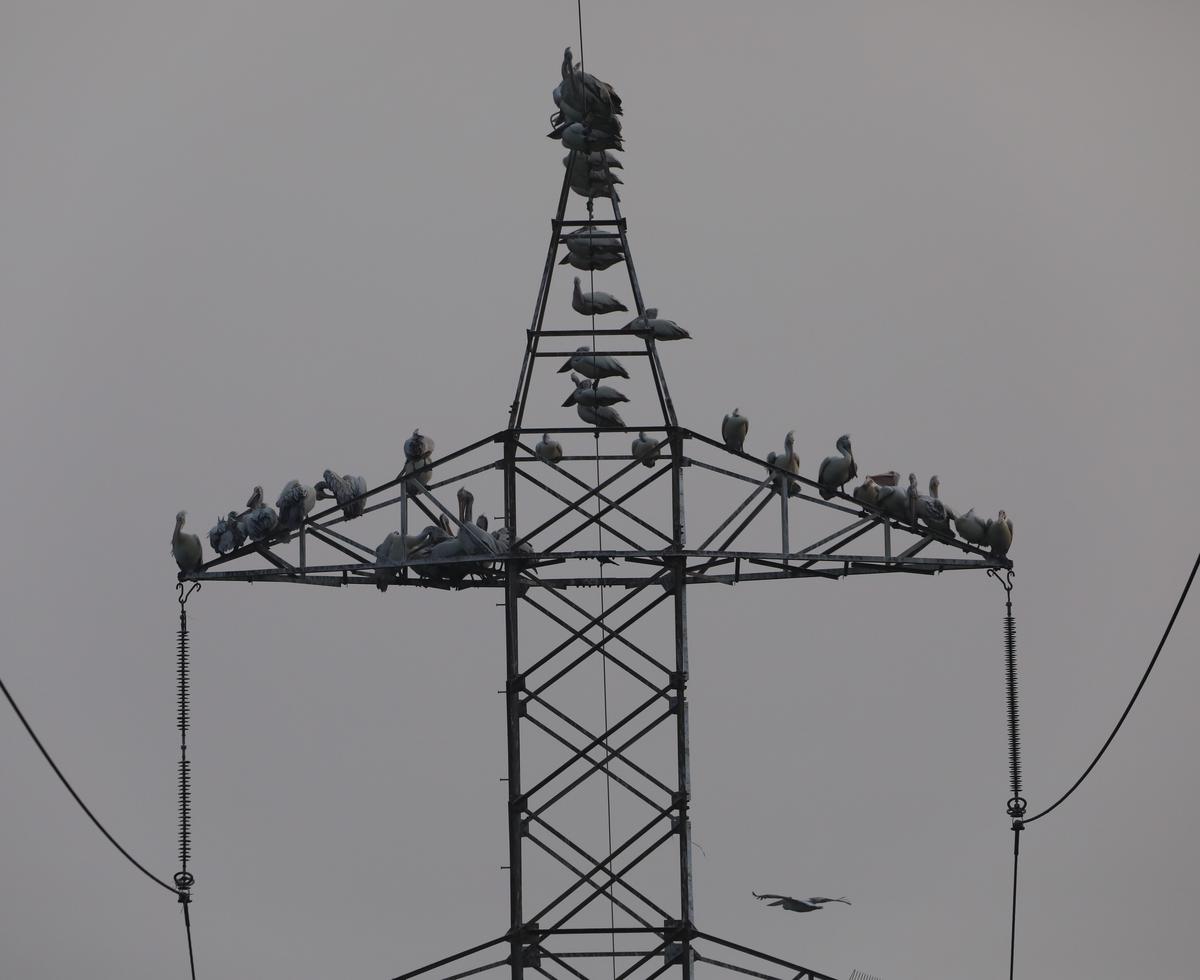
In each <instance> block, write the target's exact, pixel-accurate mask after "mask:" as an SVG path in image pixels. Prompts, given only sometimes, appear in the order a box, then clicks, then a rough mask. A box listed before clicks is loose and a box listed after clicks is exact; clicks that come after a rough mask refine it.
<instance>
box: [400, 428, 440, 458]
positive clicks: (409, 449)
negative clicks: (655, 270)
mask: <svg viewBox="0 0 1200 980" xmlns="http://www.w3.org/2000/svg"><path fill="white" fill-rule="evenodd" d="M432 455H433V440H432V439H430V438H429V436H423V435H421V430H420V429H413V434H412V435H411V436H409V437H408V438H407V439H405V440H404V458H405V459H411V460H414V461H419V460H423V459H425V458H426V457H427V456H432Z"/></svg>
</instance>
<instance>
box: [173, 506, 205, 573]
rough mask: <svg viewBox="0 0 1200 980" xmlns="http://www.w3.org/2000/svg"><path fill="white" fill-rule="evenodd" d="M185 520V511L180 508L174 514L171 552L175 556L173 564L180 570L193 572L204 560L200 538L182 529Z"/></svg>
mask: <svg viewBox="0 0 1200 980" xmlns="http://www.w3.org/2000/svg"><path fill="white" fill-rule="evenodd" d="M186 520H187V511H186V510H181V511H180V512H179V513H178V514H176V515H175V532H174V533H173V534H172V535H171V554H172V555H174V556H175V564H176V565H178V566H179V570H180V571H181V572H194V571H195V570H196V569H197V568H199V567H200V566H201V564H203V562H204V549H203V548H202V547H201V546H200V539H199V538H198V537H196V535H194V534H188V533H187V532H185V531H184V530H183V522H184V521H186Z"/></svg>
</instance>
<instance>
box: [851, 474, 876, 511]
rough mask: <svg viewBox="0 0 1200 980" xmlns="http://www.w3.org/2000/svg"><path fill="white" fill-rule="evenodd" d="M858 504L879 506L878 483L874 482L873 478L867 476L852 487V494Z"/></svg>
mask: <svg viewBox="0 0 1200 980" xmlns="http://www.w3.org/2000/svg"><path fill="white" fill-rule="evenodd" d="M852 496H853V497H854V499H855V500H857V501H858V502H859V503H860V504H867V505H868V506H870V507H878V506H879V484H878V483H876V482H875V478H874V477H871V476H868V477H867V478H866V479H865V480H864V481H863V482H862V483H860V484H859V485H858V486H856V487H855V488H854V493H853V495H852Z"/></svg>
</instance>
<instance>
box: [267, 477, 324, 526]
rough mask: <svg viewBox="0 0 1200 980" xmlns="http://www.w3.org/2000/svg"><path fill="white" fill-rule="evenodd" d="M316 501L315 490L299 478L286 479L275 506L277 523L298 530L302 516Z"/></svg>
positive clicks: (301, 522)
mask: <svg viewBox="0 0 1200 980" xmlns="http://www.w3.org/2000/svg"><path fill="white" fill-rule="evenodd" d="M316 502H317V492H316V491H315V490H314V489H313V488H312V487H310V486H308V485H307V484H304V483H301V482H300V481H299V480H288V482H287V483H285V484H284V485H283V489H282V490H280V491H279V499H278V500H276V501H275V506H276V507H278V508H279V523H280V526H282V527H283V528H284V529H286V530H288V531H295V530H298V529H299V527H300V525H301V524H303V523H304V518H306V517H307V516H308V512H309V511H311V510H312V509H313V504H315V503H316Z"/></svg>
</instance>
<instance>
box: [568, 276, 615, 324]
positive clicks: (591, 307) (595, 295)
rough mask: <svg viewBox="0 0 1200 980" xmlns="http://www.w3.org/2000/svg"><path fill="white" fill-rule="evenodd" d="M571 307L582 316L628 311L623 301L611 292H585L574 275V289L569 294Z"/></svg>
mask: <svg viewBox="0 0 1200 980" xmlns="http://www.w3.org/2000/svg"><path fill="white" fill-rule="evenodd" d="M571 308H572V309H573V310H574V311H575V312H576V313H582V314H583V315H584V316H593V315H595V316H600V315H603V314H605V313H616V312H618V311H620V310H626V311H628V309H629V307H627V306H626V305H625V304H624V303H622V302H621V301H620V300H619V299H617V298H616V297H615V296H613V295H612V294H611V293H602V292H599V291H598V290H597V291H596V292H592V293H585V292H583V290H582V289H580V286H579V277H578V276H576V277H575V290H574V292H573V293H572V294H571Z"/></svg>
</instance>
